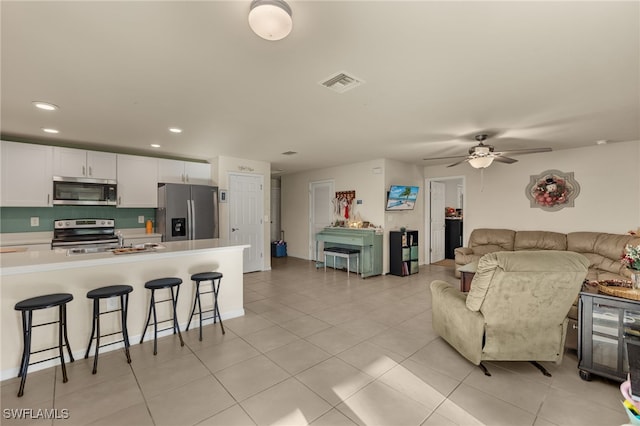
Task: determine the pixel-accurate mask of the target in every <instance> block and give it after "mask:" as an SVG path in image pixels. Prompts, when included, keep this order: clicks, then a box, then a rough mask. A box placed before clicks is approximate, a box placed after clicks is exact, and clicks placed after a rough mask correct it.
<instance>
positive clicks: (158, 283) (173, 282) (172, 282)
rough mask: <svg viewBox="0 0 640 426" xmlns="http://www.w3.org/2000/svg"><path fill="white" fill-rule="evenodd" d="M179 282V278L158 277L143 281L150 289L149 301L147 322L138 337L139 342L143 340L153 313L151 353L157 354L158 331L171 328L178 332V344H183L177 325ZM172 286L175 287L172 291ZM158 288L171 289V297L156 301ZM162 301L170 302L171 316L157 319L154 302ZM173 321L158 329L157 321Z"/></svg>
mask: <svg viewBox="0 0 640 426" xmlns="http://www.w3.org/2000/svg"><path fill="white" fill-rule="evenodd" d="M180 284H182V280H181V279H180V278H158V279H156V280H151V281H148V282H147V283H145V285H144V286H145V288H148V289H149V290H151V301H150V303H149V314H148V315H147V322H146V323H145V325H144V330H142V337H141V338H140V343H142V342H143V341H144V336H145V334H146V333H147V328H148V327H149V322H150V321H151V314H152V313H153V354H154V355H157V354H158V331H165V330H171V329H172V328H173V334H176V333H177V334H178V337H179V338H180V346H184V340H182V333H180V326H179V325H178V314H177V312H178V309H177V306H178V296H179V294H180ZM174 288H175V289H176V290H175V292H174ZM160 289H169V290H170V291H171V298H170V299H164V300H158V301H156V296H155V291H156V290H160ZM162 302H171V305H172V307H173V315H172V316H173V318H171V319H167V320H163V321H158V316H157V313H156V303H162ZM168 321H172V322H173V327H170V328H165V329H162V330H158V323H163V322H168Z"/></svg>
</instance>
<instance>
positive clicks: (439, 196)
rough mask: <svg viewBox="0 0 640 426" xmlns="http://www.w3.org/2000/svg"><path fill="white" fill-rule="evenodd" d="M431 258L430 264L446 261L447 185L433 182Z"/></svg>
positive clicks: (431, 184) (431, 185)
mask: <svg viewBox="0 0 640 426" xmlns="http://www.w3.org/2000/svg"><path fill="white" fill-rule="evenodd" d="M430 187H431V191H430V194H431V222H430V229H431V257H430V262H429V263H434V262H439V261H441V260H443V259H444V233H445V232H444V231H445V230H444V226H445V222H444V207H445V205H444V204H445V184H444V183H442V182H433V181H432V182H431V183H430Z"/></svg>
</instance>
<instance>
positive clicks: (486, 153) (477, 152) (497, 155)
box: [425, 133, 551, 169]
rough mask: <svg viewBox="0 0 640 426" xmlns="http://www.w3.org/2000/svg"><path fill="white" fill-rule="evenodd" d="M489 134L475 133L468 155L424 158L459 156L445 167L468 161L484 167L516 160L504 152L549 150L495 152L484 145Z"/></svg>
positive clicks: (524, 151) (531, 151)
mask: <svg viewBox="0 0 640 426" xmlns="http://www.w3.org/2000/svg"><path fill="white" fill-rule="evenodd" d="M488 137H489V135H487V134H484V133H480V134H478V135H475V137H474V139H475V140H476V141H477V142H478V145H475V146H472V147H471V148H469V155H459V156H453V157H436V158H425V160H444V159H449V158H461V160H459V161H456V162H455V163H453V164H449V165H448V166H447V167H453V166H457V165H458V164H461V163H465V162H468V163H469V164H470V165H471V167H473V168H474V169H486V168H487V167H489V166H490V165H491V164H493V160H495V161H497V162H499V163H505V164H513V163H515V162H517V161H518V160H516V159H513V158H509V157H505V155H504V154H510V155H511V154H519V155H522V154H534V153H537V152H549V151H551V148H529V149H516V150H512V151H504V152H497V151H494V147H493V145H485V144H484V141H486V140H487V138H488Z"/></svg>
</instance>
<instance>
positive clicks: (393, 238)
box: [389, 231, 419, 277]
mask: <svg viewBox="0 0 640 426" xmlns="http://www.w3.org/2000/svg"><path fill="white" fill-rule="evenodd" d="M418 254H419V251H418V231H404V232H402V231H390V232H389V273H390V274H391V275H397V276H399V277H406V276H407V275H413V274H417V273H418V270H419V268H418Z"/></svg>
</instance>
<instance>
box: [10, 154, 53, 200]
mask: <svg viewBox="0 0 640 426" xmlns="http://www.w3.org/2000/svg"><path fill="white" fill-rule="evenodd" d="M0 143H1V145H0V153H1V155H2V161H1V162H2V172H1V181H0V187H1V191H2V192H1V193H0V205H2V206H3V207H51V206H52V205H53V204H52V202H53V200H52V191H53V173H52V158H53V148H52V147H50V146H45V145H35V144H28V143H18V142H7V141H1V142H0Z"/></svg>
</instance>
